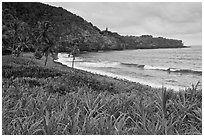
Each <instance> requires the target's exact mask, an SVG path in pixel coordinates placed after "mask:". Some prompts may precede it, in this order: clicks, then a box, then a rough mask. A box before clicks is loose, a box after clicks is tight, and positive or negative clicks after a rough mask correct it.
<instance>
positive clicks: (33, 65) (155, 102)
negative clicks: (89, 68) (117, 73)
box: [2, 56, 202, 135]
mask: <svg viewBox="0 0 204 137" xmlns="http://www.w3.org/2000/svg"><path fill="white" fill-rule="evenodd" d="M39 62H41V63H39ZM2 64H3V67H2V73H3V78H2V133H3V134H49V135H51V134H63V135H64V134H108V135H109V134H123V135H127V134H130V135H131V134H151V135H152V134H156V135H160V134H173V135H174V134H202V91H201V90H197V89H196V86H192V88H191V89H187V90H185V91H180V92H174V91H169V90H168V91H167V90H166V89H165V88H162V89H154V88H151V87H149V86H144V85H141V84H138V83H133V82H128V81H122V80H117V79H113V78H108V77H104V76H99V75H94V74H91V73H88V72H84V71H80V70H75V71H73V69H72V68H67V70H66V71H65V70H64V71H62V70H59V69H57V68H56V67H53V68H52V67H50V68H48V67H44V65H43V64H44V63H43V61H42V60H41V61H39V60H36V59H35V58H34V57H32V58H29V57H18V58H15V57H12V56H3V63H2ZM49 64H51V63H49ZM56 65H57V64H56ZM58 68H60V65H58Z"/></svg>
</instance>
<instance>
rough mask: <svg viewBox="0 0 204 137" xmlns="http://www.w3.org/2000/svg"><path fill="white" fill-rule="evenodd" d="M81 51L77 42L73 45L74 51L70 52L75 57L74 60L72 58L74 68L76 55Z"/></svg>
mask: <svg viewBox="0 0 204 137" xmlns="http://www.w3.org/2000/svg"><path fill="white" fill-rule="evenodd" d="M79 53H80V50H79V47H78V44H77V43H75V45H74V46H73V48H72V51H71V53H70V54H71V55H72V58H73V60H72V68H74V61H75V58H76V56H77V55H78V54H79Z"/></svg>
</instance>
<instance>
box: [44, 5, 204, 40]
mask: <svg viewBox="0 0 204 137" xmlns="http://www.w3.org/2000/svg"><path fill="white" fill-rule="evenodd" d="M48 4H51V5H55V6H61V7H63V8H65V9H67V10H69V11H71V12H73V13H75V14H77V15H79V16H81V17H83V18H84V19H85V20H87V21H89V22H92V23H93V24H94V25H96V26H98V27H99V28H100V29H102V30H103V29H105V28H106V27H108V28H109V29H110V30H111V31H116V32H118V33H119V34H122V35H141V34H152V35H154V36H166V37H170V38H171V37H173V38H183V41H184V43H185V44H201V41H202V40H201V39H202V38H201V36H202V33H201V31H202V3H201V2H200V3H199V2H196V3H195V2H194V3H192V2H191V3H189V2H185V3H182V2H180V3H167V2H165V3H159V2H155V3H150V2H145V3H141V2H140V3H139V2H95V3H93V2H86V3H83V2H80V3H79V2H77V3H73V2H67V3H66V2H63V3H48ZM193 34H196V37H194V35H193ZM189 36H191V37H189ZM187 38H188V40H187V41H185V39H187ZM189 39H192V42H191V40H189ZM195 39H196V40H197V43H195V42H196V40H195Z"/></svg>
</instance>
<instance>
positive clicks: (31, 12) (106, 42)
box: [2, 2, 184, 52]
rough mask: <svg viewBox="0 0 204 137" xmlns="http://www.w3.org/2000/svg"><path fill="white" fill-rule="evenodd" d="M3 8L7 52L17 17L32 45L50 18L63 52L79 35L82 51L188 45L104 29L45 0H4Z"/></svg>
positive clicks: (59, 48) (55, 36)
mask: <svg viewBox="0 0 204 137" xmlns="http://www.w3.org/2000/svg"><path fill="white" fill-rule="evenodd" d="M2 10H3V12H2V16H3V21H2V23H3V34H5V35H3V36H5V37H3V44H4V46H3V51H5V52H6V49H7V48H6V45H8V44H12V42H11V41H9V37H8V35H7V37H6V34H7V33H8V31H9V30H10V31H11V30H12V31H13V29H14V28H15V27H14V26H12V25H11V24H9V23H8V22H13V20H14V19H15V21H16V20H17V21H18V24H19V23H20V24H24V25H26V27H27V31H28V33H29V35H28V36H29V37H31V41H30V44H32V45H35V44H36V43H35V40H34V39H33V37H34V38H35V34H36V28H37V26H39V23H40V22H45V21H48V22H50V24H51V26H52V29H53V31H52V33H53V36H52V40H54V41H57V42H59V43H58V44H59V45H58V50H59V52H63V51H67V50H68V47H69V46H70V42H71V41H73V40H74V39H76V38H80V39H81V40H80V41H81V44H80V45H79V49H80V51H98V50H123V49H138V48H181V47H184V46H183V43H182V41H181V40H175V39H167V38H163V37H153V36H151V35H143V36H121V35H119V34H118V33H116V32H111V31H109V30H103V31H102V30H100V29H99V28H97V27H96V26H94V25H93V24H92V23H90V22H87V21H86V20H84V19H83V18H81V17H79V16H77V15H75V14H73V13H71V12H69V11H67V10H65V9H63V8H61V7H53V6H50V5H46V4H42V3H37V2H35V3H32V2H29V3H28V2H26V3H23V2H10V3H9V2H3V3H2ZM11 16H12V18H11ZM104 20H105V18H104ZM107 27H108V26H107ZM14 30H15V29H14ZM24 33H25V32H24ZM13 35H15V34H13ZM55 44H56V43H55ZM27 45H28V43H27ZM27 50H28V49H27ZM29 50H30V51H32V50H34V48H33V47H31V48H30V49H29Z"/></svg>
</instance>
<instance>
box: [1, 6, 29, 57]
mask: <svg viewBox="0 0 204 137" xmlns="http://www.w3.org/2000/svg"><path fill="white" fill-rule="evenodd" d="M11 12H12V11H10V10H9V9H4V10H3V15H2V19H3V20H2V23H3V25H2V42H3V43H2V45H3V51H6V50H8V51H10V52H11V53H12V54H14V55H15V56H17V57H18V56H20V54H21V53H22V52H23V51H24V49H25V48H28V49H29V48H30V47H32V44H31V41H30V37H29V31H30V29H29V26H28V24H27V23H25V22H23V21H21V20H19V19H18V18H16V17H14V16H13V15H12V13H11Z"/></svg>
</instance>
